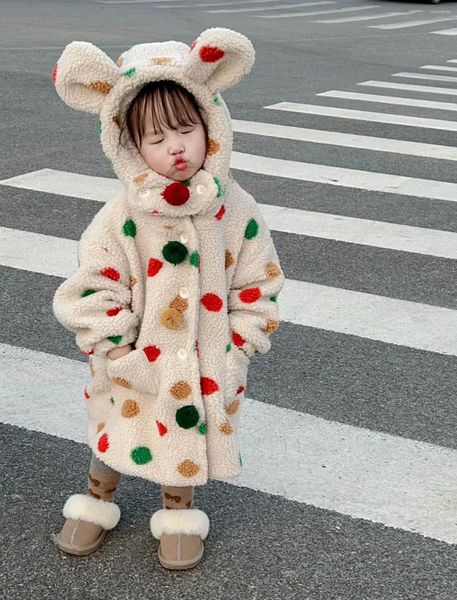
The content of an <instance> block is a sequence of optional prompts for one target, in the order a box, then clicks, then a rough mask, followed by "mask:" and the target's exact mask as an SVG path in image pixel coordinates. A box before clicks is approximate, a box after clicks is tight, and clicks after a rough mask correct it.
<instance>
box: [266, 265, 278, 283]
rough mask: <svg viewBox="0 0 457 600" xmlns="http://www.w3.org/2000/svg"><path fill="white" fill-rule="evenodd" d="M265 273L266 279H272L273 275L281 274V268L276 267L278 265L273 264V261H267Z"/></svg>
mask: <svg viewBox="0 0 457 600" xmlns="http://www.w3.org/2000/svg"><path fill="white" fill-rule="evenodd" d="M266 273H267V277H268V279H274V278H275V277H278V275H280V274H281V269H280V268H279V267H278V265H275V263H273V262H269V263H268V264H267V268H266Z"/></svg>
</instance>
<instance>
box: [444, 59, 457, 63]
mask: <svg viewBox="0 0 457 600" xmlns="http://www.w3.org/2000/svg"><path fill="white" fill-rule="evenodd" d="M446 62H450V63H457V58H451V59H450V60H447V61H446Z"/></svg>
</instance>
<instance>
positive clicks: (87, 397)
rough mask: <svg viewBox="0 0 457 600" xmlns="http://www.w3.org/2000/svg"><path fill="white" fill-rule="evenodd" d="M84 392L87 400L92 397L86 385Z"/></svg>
mask: <svg viewBox="0 0 457 600" xmlns="http://www.w3.org/2000/svg"><path fill="white" fill-rule="evenodd" d="M83 393H84V398H85V399H86V400H89V398H90V395H89V393H88V391H87V388H86V387H85V388H84V392H83Z"/></svg>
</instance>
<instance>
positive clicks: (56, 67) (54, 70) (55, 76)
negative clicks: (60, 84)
mask: <svg viewBox="0 0 457 600" xmlns="http://www.w3.org/2000/svg"><path fill="white" fill-rule="evenodd" d="M57 69H58V65H57V63H56V64H55V65H54V68H53V69H52V83H53V84H54V85H55V83H56V79H57Z"/></svg>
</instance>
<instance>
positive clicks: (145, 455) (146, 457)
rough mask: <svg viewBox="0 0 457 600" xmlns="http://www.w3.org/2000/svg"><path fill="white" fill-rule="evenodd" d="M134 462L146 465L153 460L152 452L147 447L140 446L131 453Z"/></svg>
mask: <svg viewBox="0 0 457 600" xmlns="http://www.w3.org/2000/svg"><path fill="white" fill-rule="evenodd" d="M130 456H131V457H132V460H133V462H134V463H136V464H137V465H145V464H146V463H148V462H151V460H152V452H151V451H150V450H149V448H148V447H147V446H138V447H137V448H134V449H133V450H132V452H131V453H130Z"/></svg>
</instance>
